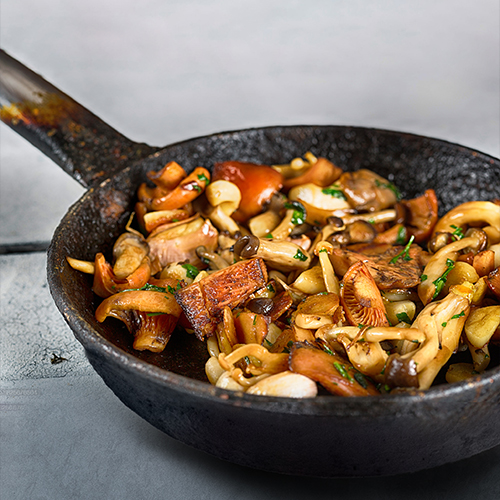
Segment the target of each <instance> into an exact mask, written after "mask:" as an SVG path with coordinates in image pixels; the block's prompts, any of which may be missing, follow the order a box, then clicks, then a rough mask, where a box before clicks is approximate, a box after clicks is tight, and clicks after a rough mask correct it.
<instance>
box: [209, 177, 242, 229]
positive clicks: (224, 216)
mask: <svg viewBox="0 0 500 500" xmlns="http://www.w3.org/2000/svg"><path fill="white" fill-rule="evenodd" d="M205 195H206V197H207V200H208V203H210V206H211V208H210V209H209V210H208V211H207V215H208V217H209V218H210V220H211V221H212V222H213V223H214V225H215V226H216V227H217V228H218V229H220V230H221V231H228V232H229V233H230V234H234V233H236V232H237V231H238V230H239V226H238V224H236V222H235V221H234V219H232V218H231V215H232V214H233V213H234V212H235V211H236V209H237V208H238V207H239V206H240V201H241V191H240V189H239V188H238V186H236V184H233V183H232V182H229V181H225V180H218V181H214V182H212V183H211V184H209V185H208V186H207V187H206V189H205Z"/></svg>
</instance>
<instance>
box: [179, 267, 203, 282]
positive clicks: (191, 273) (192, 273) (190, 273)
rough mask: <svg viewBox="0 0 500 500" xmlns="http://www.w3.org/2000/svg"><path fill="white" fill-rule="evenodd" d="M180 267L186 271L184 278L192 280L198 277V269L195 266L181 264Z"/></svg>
mask: <svg viewBox="0 0 500 500" xmlns="http://www.w3.org/2000/svg"><path fill="white" fill-rule="evenodd" d="M181 267H183V268H184V269H185V270H186V276H187V277H188V278H191V279H193V280H194V279H195V278H196V276H198V274H200V271H199V269H198V268H197V267H196V266H193V264H182V265H181Z"/></svg>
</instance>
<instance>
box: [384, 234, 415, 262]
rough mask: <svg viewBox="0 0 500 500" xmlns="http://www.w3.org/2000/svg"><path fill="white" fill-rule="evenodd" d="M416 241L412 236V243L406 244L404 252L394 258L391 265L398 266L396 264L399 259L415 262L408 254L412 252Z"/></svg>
mask: <svg viewBox="0 0 500 500" xmlns="http://www.w3.org/2000/svg"><path fill="white" fill-rule="evenodd" d="M414 239H415V236H413V235H412V236H411V238H410V241H409V242H408V243H407V244H406V246H405V247H404V248H403V250H402V251H401V252H399V253H398V254H397V255H396V256H395V257H394V258H392V259H391V260H390V261H389V264H396V262H397V261H398V260H399V259H403V260H406V261H408V260H413V259H412V258H411V257H410V256H409V255H408V252H409V251H410V247H411V244H412V243H413V240H414Z"/></svg>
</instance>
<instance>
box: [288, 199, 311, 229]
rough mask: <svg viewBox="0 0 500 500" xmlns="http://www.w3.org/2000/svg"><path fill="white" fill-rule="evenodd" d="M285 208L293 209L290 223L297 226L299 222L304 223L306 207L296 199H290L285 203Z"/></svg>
mask: <svg viewBox="0 0 500 500" xmlns="http://www.w3.org/2000/svg"><path fill="white" fill-rule="evenodd" d="M285 208H286V209H287V210H293V214H292V224H294V225H295V226H298V225H299V224H304V222H305V221H306V209H305V208H304V206H303V205H302V204H301V203H299V202H298V201H291V202H289V203H285Z"/></svg>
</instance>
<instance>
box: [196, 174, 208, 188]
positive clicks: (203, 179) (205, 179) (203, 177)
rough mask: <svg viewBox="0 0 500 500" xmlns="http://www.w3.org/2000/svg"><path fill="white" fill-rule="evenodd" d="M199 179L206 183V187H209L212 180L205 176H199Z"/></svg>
mask: <svg viewBox="0 0 500 500" xmlns="http://www.w3.org/2000/svg"><path fill="white" fill-rule="evenodd" d="M198 179H200V181H203V182H204V183H205V186H208V185H209V184H210V179H209V178H208V177H207V176H206V175H205V174H198Z"/></svg>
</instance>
